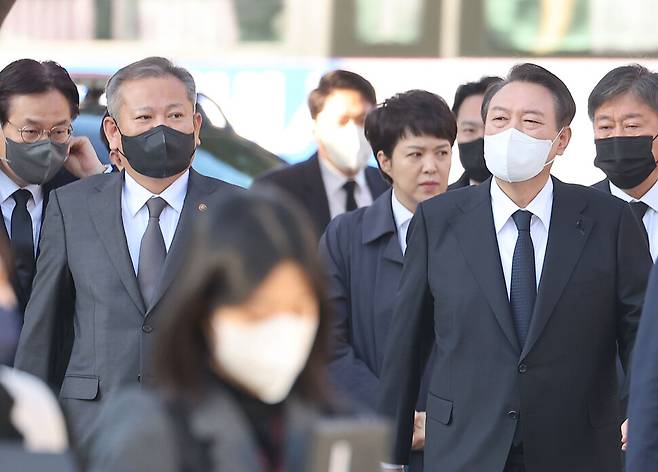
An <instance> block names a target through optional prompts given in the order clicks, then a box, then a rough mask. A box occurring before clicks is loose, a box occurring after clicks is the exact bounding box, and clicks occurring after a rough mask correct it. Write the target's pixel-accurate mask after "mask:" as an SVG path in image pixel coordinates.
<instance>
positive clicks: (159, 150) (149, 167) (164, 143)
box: [117, 125, 196, 179]
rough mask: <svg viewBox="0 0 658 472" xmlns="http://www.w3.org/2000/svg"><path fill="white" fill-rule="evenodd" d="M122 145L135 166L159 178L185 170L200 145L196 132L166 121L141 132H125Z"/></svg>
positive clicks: (146, 174)
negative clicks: (135, 134)
mask: <svg viewBox="0 0 658 472" xmlns="http://www.w3.org/2000/svg"><path fill="white" fill-rule="evenodd" d="M117 129H118V125H117ZM119 133H121V130H119ZM121 145H122V146H123V152H122V153H121V154H123V156H124V157H125V158H126V159H128V162H129V163H130V165H131V166H132V168H133V169H135V170H136V171H137V172H139V173H140V174H142V175H145V176H147V177H153V178H156V179H164V178H167V177H173V176H174V175H176V174H180V173H181V172H183V171H184V170H185V169H187V168H188V167H189V166H190V162H192V156H193V155H194V151H195V149H196V146H195V142H194V133H190V134H186V133H182V132H180V131H177V130H175V129H173V128H170V127H169V126H165V125H159V126H156V127H155V128H152V129H150V130H148V131H144V132H143V133H142V134H138V135H137V136H125V135H124V134H123V133H121ZM119 152H120V151H119Z"/></svg>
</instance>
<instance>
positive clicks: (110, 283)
mask: <svg viewBox="0 0 658 472" xmlns="http://www.w3.org/2000/svg"><path fill="white" fill-rule="evenodd" d="M123 181H124V179H123V173H113V174H103V175H97V176H93V177H89V178H87V179H84V180H80V181H78V182H75V183H73V184H71V185H67V186H65V187H62V188H60V189H57V190H55V191H54V192H52V194H51V196H50V204H49V205H48V210H47V213H46V218H45V224H44V226H43V236H42V239H41V248H42V251H41V254H40V257H39V259H38V261H37V275H36V277H35V280H34V288H33V291H32V297H31V298H30V301H29V303H28V305H27V309H26V312H25V323H24V326H23V331H22V333H21V337H20V340H19V346H18V351H17V354H16V361H15V366H16V367H17V368H19V369H21V370H25V371H27V372H30V373H32V374H34V375H36V376H37V377H40V378H41V379H43V380H45V381H47V382H49V383H50V384H51V385H52V386H53V387H54V388H55V390H56V391H58V392H59V395H60V399H61V400H62V404H63V406H64V409H65V412H67V413H68V415H69V420H70V422H71V427H72V433H73V437H74V439H81V440H84V439H86V438H87V437H88V435H89V434H90V433H91V431H92V430H93V426H94V423H95V421H96V418H97V416H98V413H99V412H100V409H101V407H102V405H103V404H104V402H105V401H106V400H107V399H108V398H111V397H112V395H113V394H114V393H115V392H116V391H117V390H118V389H119V388H121V387H122V386H123V385H125V384H130V383H137V382H144V381H148V380H149V379H150V378H152V372H151V368H150V362H149V358H150V351H151V346H152V340H153V338H154V336H155V332H154V330H156V327H157V323H158V318H159V317H158V315H159V311H160V310H161V308H162V303H161V302H162V297H163V295H164V294H165V293H166V291H167V290H168V289H169V287H170V286H171V285H172V283H173V282H174V280H175V279H176V277H177V276H180V274H179V272H178V271H179V269H180V266H181V262H182V260H183V257H184V254H185V246H186V239H187V236H188V234H189V231H190V230H189V228H190V227H191V225H192V224H193V222H194V218H195V215H196V214H197V212H199V211H200V208H199V205H200V203H201V202H207V201H208V199H210V198H211V197H212V196H214V195H218V194H220V193H221V192H226V191H232V189H233V186H231V185H229V184H226V183H224V182H221V181H219V180H216V179H212V178H209V177H205V176H202V175H200V174H198V173H196V172H195V171H194V170H190V180H189V185H188V190H187V195H186V198H185V203H184V205H183V210H182V213H181V215H180V219H179V222H178V226H177V228H176V232H175V235H174V239H173V241H172V244H171V247H170V250H169V252H168V254H167V259H166V261H165V266H164V271H163V276H162V280H161V282H160V286H159V288H158V290H157V293H156V298H155V299H156V300H158V301H157V302H156V303H155V304H154V306H153V307H152V308H150V309H149V310H147V309H146V308H145V305H144V302H143V300H142V296H141V293H140V290H139V286H138V284H137V277H136V276H135V271H134V269H133V264H132V262H131V259H130V254H129V252H128V246H127V243H126V236H125V232H124V229H123V222H122V217H121V192H122V187H123ZM74 327H75V328H74ZM73 330H74V334H73V335H72V332H73ZM71 337H72V338H73V344H72V349H71V350H70V352H69V346H68V345H66V343H65V340H67V339H70V338H71ZM63 370H65V372H66V374H65V376H64V378H63V379H62V378H61V377H60V375H61V372H62V371H63Z"/></svg>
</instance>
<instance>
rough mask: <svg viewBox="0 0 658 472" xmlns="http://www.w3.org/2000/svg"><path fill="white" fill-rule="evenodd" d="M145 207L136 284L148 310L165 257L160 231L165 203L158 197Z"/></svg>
mask: <svg viewBox="0 0 658 472" xmlns="http://www.w3.org/2000/svg"><path fill="white" fill-rule="evenodd" d="M146 206H147V207H148V210H149V222H148V225H147V226H146V231H144V236H142V243H141V245H140V246H139V262H138V263H137V282H138V283H139V289H140V291H141V292H142V298H143V299H144V303H145V304H146V308H147V309H148V308H150V307H151V304H152V303H153V297H154V295H155V289H156V288H157V286H158V283H159V282H160V278H161V276H162V268H163V266H164V261H165V258H166V257H167V247H166V246H165V242H164V237H163V236H162V230H161V229H160V214H161V213H162V210H164V208H165V207H166V206H167V202H166V201H164V200H163V199H162V198H160V197H157V198H151V199H149V201H147V202H146Z"/></svg>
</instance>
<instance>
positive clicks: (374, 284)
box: [320, 90, 457, 470]
mask: <svg viewBox="0 0 658 472" xmlns="http://www.w3.org/2000/svg"><path fill="white" fill-rule="evenodd" d="M365 132H366V137H367V138H368V141H369V142H370V145H371V146H372V149H373V150H374V151H375V152H376V155H377V162H378V163H379V168H380V170H381V172H382V175H383V177H384V179H386V180H387V181H388V182H389V183H390V184H391V185H392V187H393V188H392V189H389V190H387V191H386V192H384V193H383V194H382V195H381V196H379V197H378V198H377V199H376V200H375V201H374V202H373V204H372V205H371V206H369V207H366V208H360V209H358V210H356V211H353V212H350V213H346V214H344V215H340V216H338V217H336V218H335V219H334V220H333V221H331V223H329V226H328V227H327V231H326V232H325V234H324V236H323V237H322V239H321V240H320V254H321V255H322V257H323V259H324V261H325V264H326V266H327V272H328V275H329V298H330V299H331V300H332V302H333V303H334V305H335V307H336V319H335V322H334V327H333V334H332V341H333V345H332V346H331V356H330V358H331V361H330V364H329V372H330V374H331V379H332V381H333V382H334V384H335V385H336V387H337V389H338V390H339V391H341V392H342V393H344V394H346V395H347V396H349V397H350V398H351V399H352V400H353V401H354V402H355V403H357V404H358V405H360V406H361V408H363V409H366V410H367V409H373V406H374V405H373V404H372V400H373V398H376V397H377V394H378V392H379V376H380V373H381V367H382V363H383V360H384V347H385V346H386V339H387V337H388V334H389V331H388V328H389V326H390V322H391V316H392V315H393V306H394V304H395V294H396V292H397V288H398V285H399V281H400V274H401V273H402V261H403V257H404V252H405V250H406V248H407V241H406V237H407V230H408V229H409V223H410V221H411V218H412V217H413V214H414V211H416V207H417V205H418V204H419V203H420V202H422V201H425V200H427V199H428V198H431V197H433V196H435V195H438V194H440V193H443V192H445V191H446V187H447V186H448V174H449V172H450V160H451V155H452V145H453V143H454V142H455V135H456V133H457V126H456V124H455V119H454V116H453V114H452V112H451V111H450V108H449V107H448V105H447V104H446V103H445V101H444V100H443V99H442V98H441V97H439V96H437V95H434V94H433V93H430V92H426V91H424V90H411V91H408V92H405V93H400V94H397V95H395V96H393V97H391V98H389V99H387V100H385V101H384V103H382V104H381V105H379V106H378V107H377V108H375V109H374V110H372V111H371V112H370V113H368V116H367V117H366V122H365ZM426 395H427V392H426V391H425V392H422V391H421V394H420V395H419V399H418V405H417V406H416V410H418V411H424V404H425V397H426ZM416 419H417V422H418V427H417V428H416V433H417V434H416V438H415V441H414V449H415V450H422V448H423V443H424V428H425V421H424V413H418V412H416ZM411 470H422V455H421V454H416V455H414V456H412V467H411Z"/></svg>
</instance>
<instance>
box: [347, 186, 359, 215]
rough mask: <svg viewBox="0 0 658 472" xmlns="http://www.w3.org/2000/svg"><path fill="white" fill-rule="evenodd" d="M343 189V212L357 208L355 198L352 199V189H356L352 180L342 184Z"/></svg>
mask: <svg viewBox="0 0 658 472" xmlns="http://www.w3.org/2000/svg"><path fill="white" fill-rule="evenodd" d="M343 188H344V189H345V194H346V198H345V211H352V210H356V209H357V208H358V206H357V204H356V198H354V189H355V188H356V182H355V181H354V180H348V181H347V182H345V184H343Z"/></svg>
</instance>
